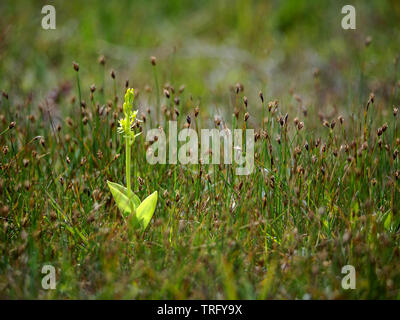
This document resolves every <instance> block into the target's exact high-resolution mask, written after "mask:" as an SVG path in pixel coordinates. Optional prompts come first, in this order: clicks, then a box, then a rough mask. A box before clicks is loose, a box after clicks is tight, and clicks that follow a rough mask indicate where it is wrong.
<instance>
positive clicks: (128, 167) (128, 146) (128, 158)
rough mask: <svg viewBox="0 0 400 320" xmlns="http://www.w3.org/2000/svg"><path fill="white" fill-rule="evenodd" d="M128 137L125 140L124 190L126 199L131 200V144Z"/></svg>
mask: <svg viewBox="0 0 400 320" xmlns="http://www.w3.org/2000/svg"><path fill="white" fill-rule="evenodd" d="M130 139H131V138H130V137H129V136H128V137H127V138H126V189H127V191H128V198H129V199H130V198H131V144H130Z"/></svg>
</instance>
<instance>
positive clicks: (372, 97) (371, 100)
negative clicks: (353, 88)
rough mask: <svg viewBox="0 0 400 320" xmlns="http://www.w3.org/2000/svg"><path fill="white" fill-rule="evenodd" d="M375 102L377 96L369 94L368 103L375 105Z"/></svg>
mask: <svg viewBox="0 0 400 320" xmlns="http://www.w3.org/2000/svg"><path fill="white" fill-rule="evenodd" d="M374 100H375V94H374V93H373V92H371V93H370V94H369V99H368V102H371V103H374Z"/></svg>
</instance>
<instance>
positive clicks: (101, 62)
mask: <svg viewBox="0 0 400 320" xmlns="http://www.w3.org/2000/svg"><path fill="white" fill-rule="evenodd" d="M99 63H100V64H101V65H102V66H104V65H105V64H106V58H105V57H104V56H103V55H101V56H100V57H99Z"/></svg>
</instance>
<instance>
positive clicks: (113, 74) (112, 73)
mask: <svg viewBox="0 0 400 320" xmlns="http://www.w3.org/2000/svg"><path fill="white" fill-rule="evenodd" d="M111 78H113V79H115V71H114V70H111Z"/></svg>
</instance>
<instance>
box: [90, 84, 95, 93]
mask: <svg viewBox="0 0 400 320" xmlns="http://www.w3.org/2000/svg"><path fill="white" fill-rule="evenodd" d="M95 91H96V86H95V85H94V84H92V85H91V86H90V92H92V93H93V92H95Z"/></svg>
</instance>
